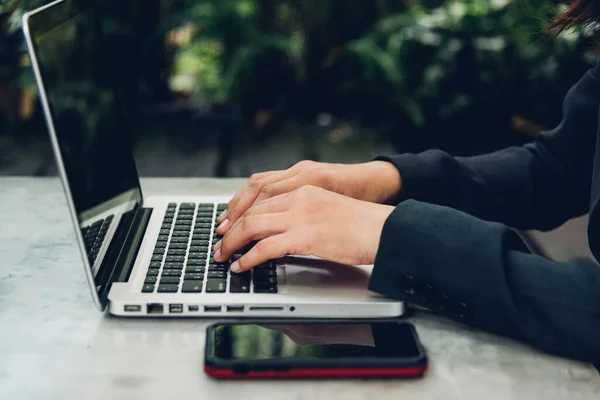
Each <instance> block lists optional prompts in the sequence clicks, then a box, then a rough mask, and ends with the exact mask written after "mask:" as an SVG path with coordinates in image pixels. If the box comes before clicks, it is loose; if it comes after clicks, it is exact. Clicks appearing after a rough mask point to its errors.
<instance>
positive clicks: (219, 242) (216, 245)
mask: <svg viewBox="0 0 600 400" xmlns="http://www.w3.org/2000/svg"><path fill="white" fill-rule="evenodd" d="M222 241H223V239H221V240H219V241H218V242H217V243H215V250H219V249H220V248H221V242H222ZM215 254H217V253H215Z"/></svg>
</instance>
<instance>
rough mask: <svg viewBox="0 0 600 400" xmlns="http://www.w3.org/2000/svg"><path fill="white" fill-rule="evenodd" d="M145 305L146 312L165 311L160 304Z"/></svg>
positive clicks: (160, 312) (157, 312) (156, 312)
mask: <svg viewBox="0 0 600 400" xmlns="http://www.w3.org/2000/svg"><path fill="white" fill-rule="evenodd" d="M146 307H147V310H148V314H163V313H164V312H165V307H164V306H163V305H162V304H148V305H147V306H146Z"/></svg>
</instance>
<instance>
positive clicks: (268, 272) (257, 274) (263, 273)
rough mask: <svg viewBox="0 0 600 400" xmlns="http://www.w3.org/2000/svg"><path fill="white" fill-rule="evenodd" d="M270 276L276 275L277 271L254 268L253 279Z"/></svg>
mask: <svg viewBox="0 0 600 400" xmlns="http://www.w3.org/2000/svg"><path fill="white" fill-rule="evenodd" d="M272 277H277V271H272V270H263V271H259V270H254V279H265V278H272Z"/></svg>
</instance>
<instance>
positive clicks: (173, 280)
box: [160, 276, 180, 285]
mask: <svg viewBox="0 0 600 400" xmlns="http://www.w3.org/2000/svg"><path fill="white" fill-rule="evenodd" d="M179 279H180V278H179V277H178V276H163V277H161V278H160V284H161V285H172V284H176V285H179Z"/></svg>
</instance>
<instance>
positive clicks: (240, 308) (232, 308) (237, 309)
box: [227, 306, 244, 312]
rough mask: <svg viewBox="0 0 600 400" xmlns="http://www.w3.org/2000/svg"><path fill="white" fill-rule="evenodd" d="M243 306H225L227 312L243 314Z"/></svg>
mask: <svg viewBox="0 0 600 400" xmlns="http://www.w3.org/2000/svg"><path fill="white" fill-rule="evenodd" d="M243 311H244V306H227V312H243Z"/></svg>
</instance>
